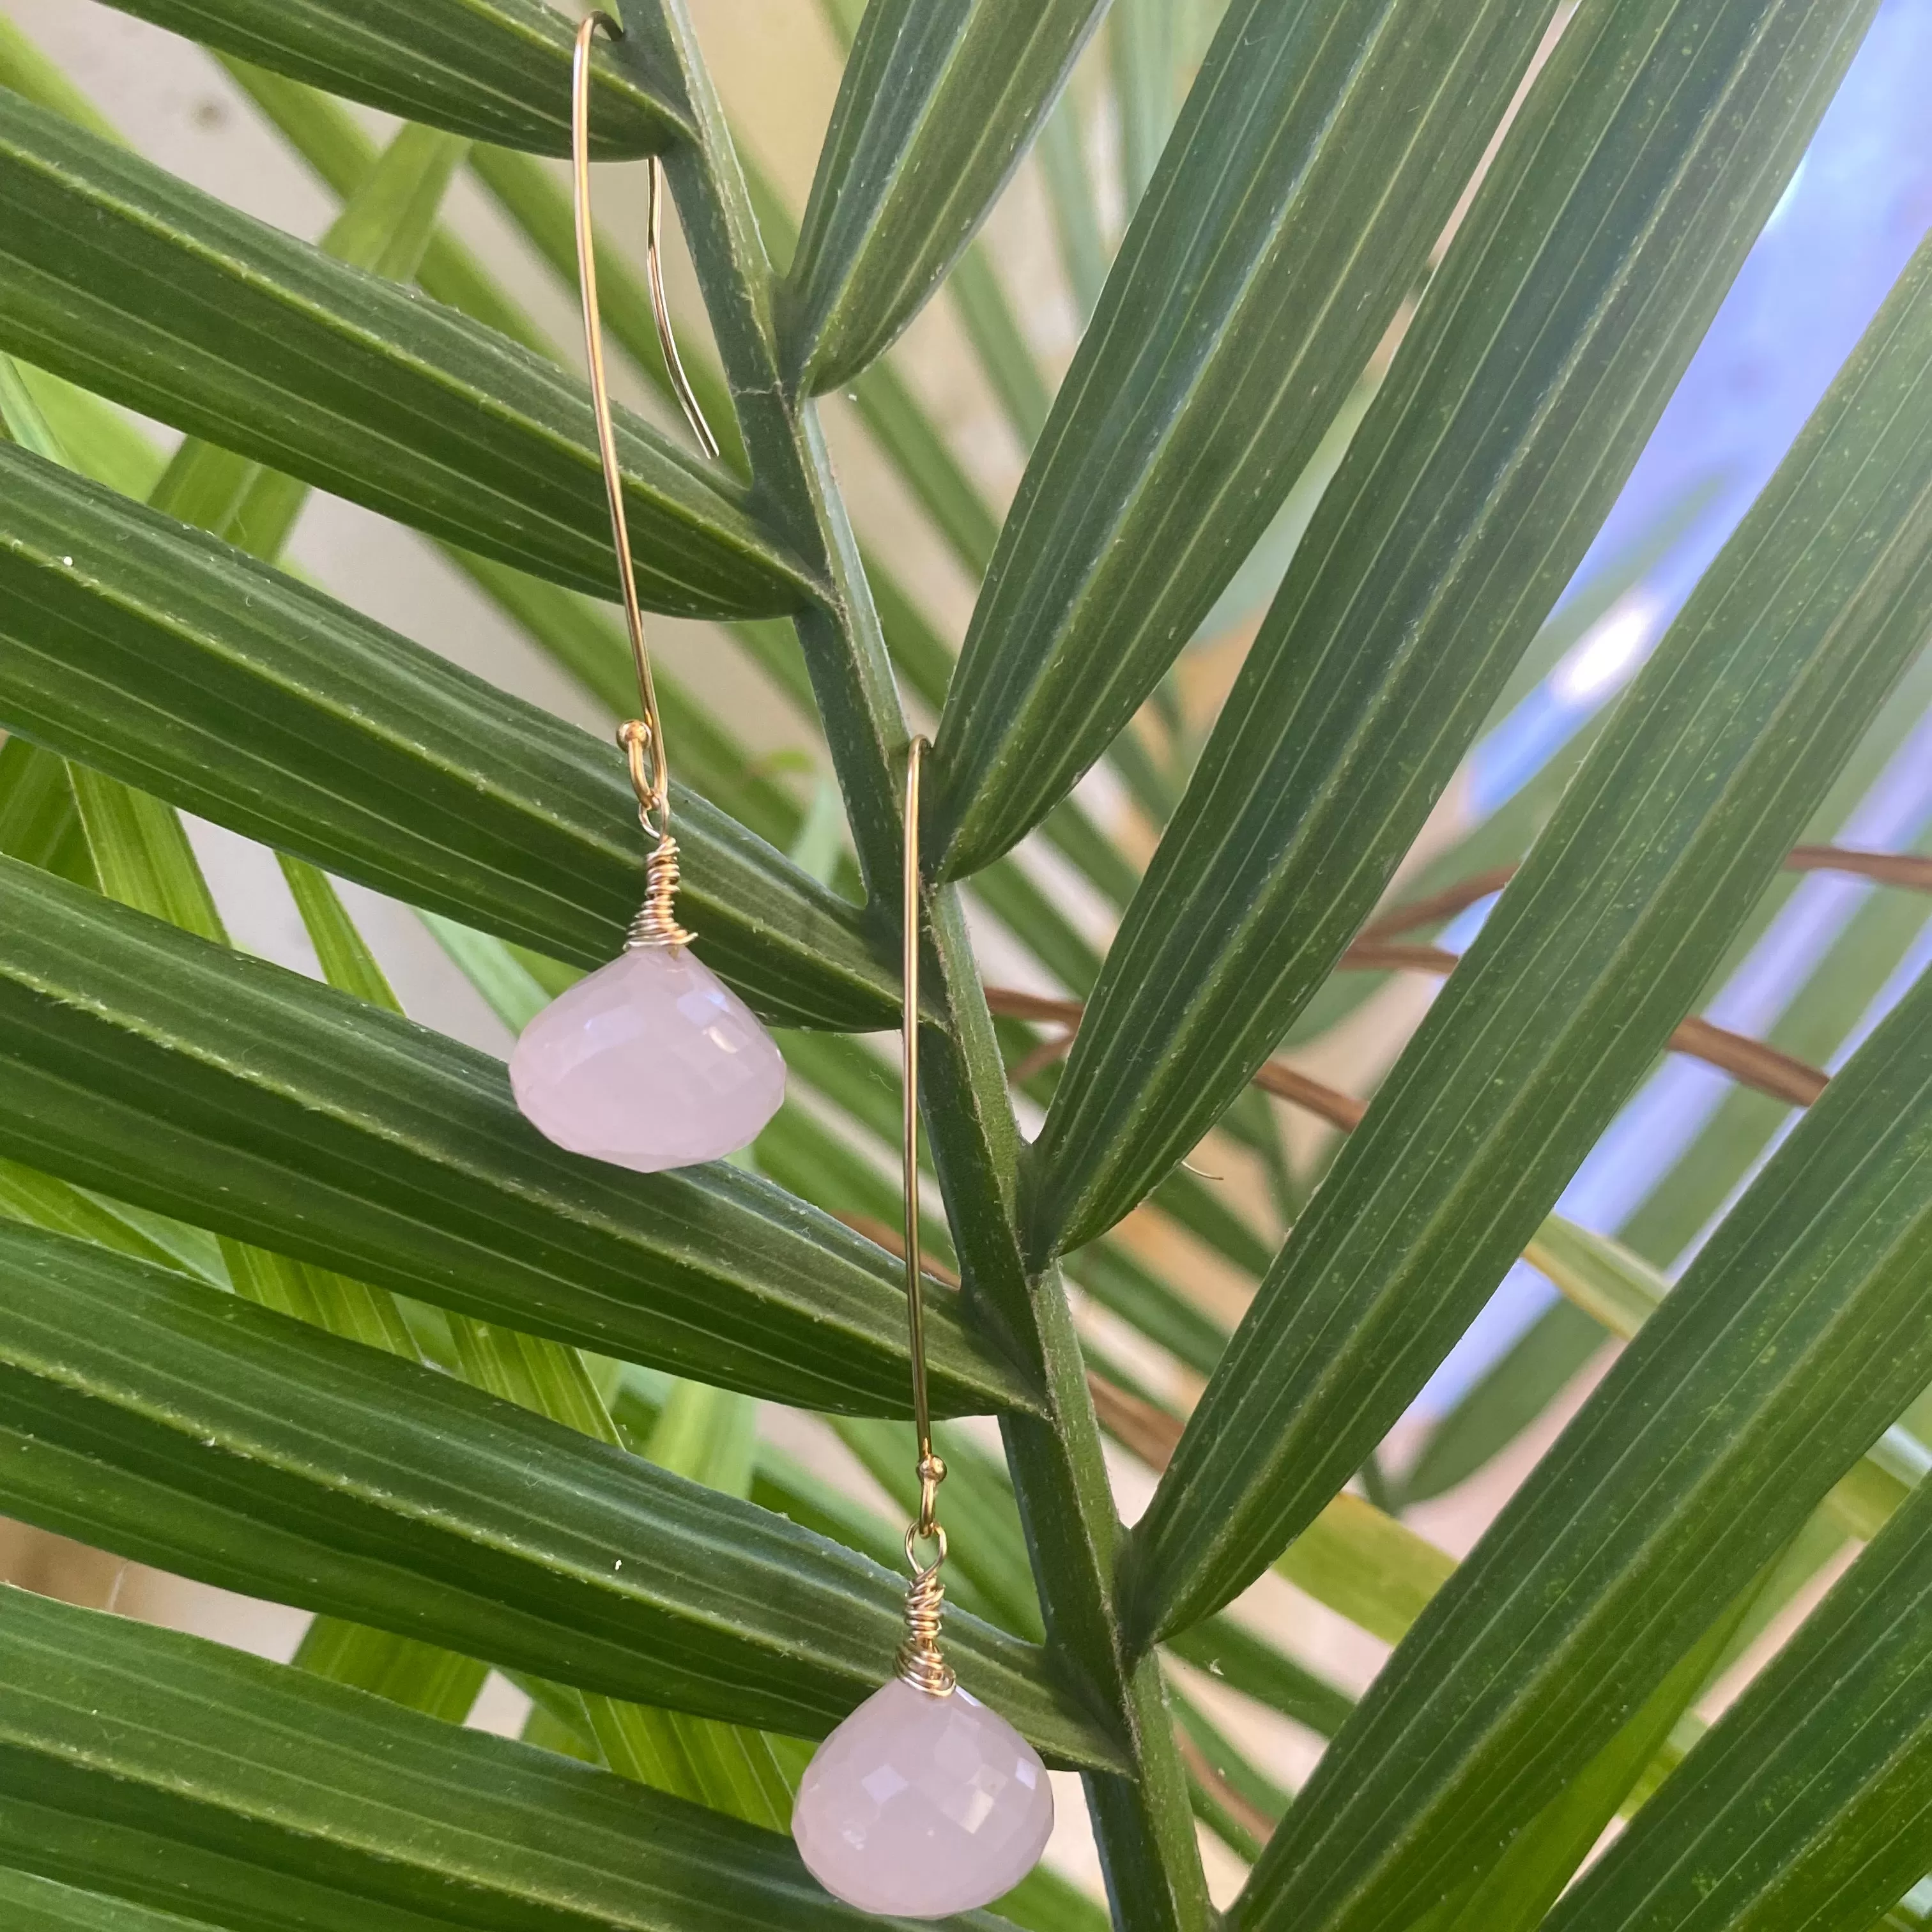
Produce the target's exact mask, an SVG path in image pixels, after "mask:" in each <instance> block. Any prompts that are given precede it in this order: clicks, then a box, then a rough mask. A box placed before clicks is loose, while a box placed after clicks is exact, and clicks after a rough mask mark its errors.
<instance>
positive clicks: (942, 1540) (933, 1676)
mask: <svg viewBox="0 0 1932 1932" xmlns="http://www.w3.org/2000/svg"><path fill="white" fill-rule="evenodd" d="M919 1540H920V1538H919V1526H918V1525H917V1524H914V1525H913V1527H912V1528H911V1529H908V1530H907V1532H906V1534H905V1553H906V1561H907V1562H908V1563H910V1565H912V1587H911V1588H910V1589H909V1590H907V1592H906V1600H905V1627H906V1634H905V1640H904V1642H903V1643H901V1644H900V1646H899V1649H898V1657H897V1658H896V1659H895V1667H896V1669H897V1671H898V1678H899V1681H900V1682H901V1683H902V1684H910V1685H911V1686H912V1688H913V1689H914V1690H915V1691H924V1692H925V1693H926V1694H927V1696H929V1697H950V1696H951V1695H952V1694H953V1691H954V1690H955V1689H956V1688H957V1687H958V1685H959V1679H958V1678H956V1676H953V1667H952V1666H951V1665H950V1664H948V1663H947V1661H946V1660H945V1658H943V1657H942V1656H941V1655H940V1654H939V1624H940V1619H941V1618H942V1617H943V1616H944V1615H945V1613H946V1586H945V1585H944V1583H941V1581H940V1580H939V1571H940V1566H941V1565H942V1564H944V1562H945V1561H946V1532H945V1531H944V1530H943V1529H941V1528H940V1527H939V1526H938V1524H936V1523H935V1525H934V1526H933V1529H932V1537H931V1538H930V1541H932V1543H933V1544H934V1545H935V1547H936V1549H937V1550H938V1554H937V1555H936V1556H935V1557H934V1558H933V1559H932V1562H930V1563H928V1564H925V1565H922V1564H921V1563H920V1562H919V1559H918V1558H917V1557H916V1556H914V1555H913V1548H914V1546H915V1545H916V1544H917V1542H918V1541H919Z"/></svg>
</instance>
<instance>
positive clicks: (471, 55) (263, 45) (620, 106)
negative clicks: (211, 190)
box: [113, 0, 682, 160]
mask: <svg viewBox="0 0 1932 1932" xmlns="http://www.w3.org/2000/svg"><path fill="white" fill-rule="evenodd" d="M113 5H116V6H118V7H120V8H121V11H122V12H123V13H138V14H139V15H140V16H141V17H142V19H143V20H152V21H153V22H154V23H155V24H156V25H157V26H163V27H169V28H172V29H173V30H174V31H175V32H176V33H178V34H190V35H192V36H193V37H194V38H195V39H196V40H200V41H202V43H205V45H207V46H211V47H219V48H220V49H221V50H222V51H223V52H224V53H229V54H233V55H238V56H239V58H242V59H243V60H248V61H254V62H257V64H258V65H260V66H263V67H266V68H272V69H273V70H274V71H275V72H276V73H278V74H288V75H290V76H292V77H293V78H295V79H296V80H305V81H308V82H309V83H311V85H312V86H317V87H321V88H326V89H328V90H329V92H331V93H332V94H341V95H347V96H348V97H349V98H350V100H352V101H367V102H368V104H369V105H370V106H371V107H380V108H382V109H383V110H386V112H388V113H392V114H400V115H404V116H406V117H407V118H409V119H410V120H414V121H428V123H430V124H431V125H432V126H433V127H447V128H449V130H451V131H452V132H453V133H458V134H463V135H466V136H469V138H470V139H472V140H478V141H497V142H502V143H503V144H504V145H505V146H507V147H511V148H527V149H529V151H532V153H535V154H568V153H569V152H570V118H569V115H568V113H567V112H566V111H565V104H566V103H567V101H568V98H569V89H570V58H571V26H570V23H569V22H568V21H567V20H565V18H564V17H563V16H562V14H560V13H556V12H554V11H553V10H552V9H551V8H550V7H545V6H542V5H538V0H428V4H425V0H113ZM595 74H596V84H595V87H594V89H592V95H591V111H590V149H591V152H592V154H594V155H595V156H596V157H598V159H600V160H621V159H623V158H625V157H631V156H634V155H637V154H650V153H652V152H654V151H655V150H657V149H658V148H662V147H664V146H665V145H667V143H668V142H670V141H672V140H673V139H676V136H678V134H679V133H680V132H682V122H681V121H680V118H679V115H678V113H677V112H676V109H675V108H674V107H673V106H672V104H670V101H668V100H667V98H665V97H664V95H661V94H658V93H655V92H652V91H651V90H650V89H646V88H643V87H640V86H639V85H638V84H637V81H636V80H635V79H634V77H632V76H631V75H629V74H625V73H623V72H622V71H619V70H618V69H616V68H615V67H613V65H612V63H611V62H610V58H609V57H608V56H607V55H603V54H601V53H600V54H599V55H598V56H597V58H596V68H595Z"/></svg>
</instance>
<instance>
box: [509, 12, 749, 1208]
mask: <svg viewBox="0 0 1932 1932" xmlns="http://www.w3.org/2000/svg"><path fill="white" fill-rule="evenodd" d="M600 26H601V27H602V28H603V29H604V31H605V32H606V33H607V34H610V36H611V37H612V38H613V39H614V38H616V37H617V36H618V35H619V34H621V33H622V28H619V27H618V26H616V24H615V23H613V21H612V20H610V18H609V17H608V16H607V15H605V14H602V13H592V15H591V16H590V17H589V18H588V19H587V20H585V21H584V23H583V25H582V26H580V28H578V29H577V54H576V58H575V61H574V64H573V65H572V68H571V160H572V162H573V164H574V202H575V210H576V217H577V281H578V284H579V287H580V290H581V291H582V294H583V338H584V350H585V356H586V360H587V361H588V362H589V367H590V397H591V403H592V408H593V410H594V411H595V416H596V419H597V449H598V457H599V458H600V460H601V463H602V465H603V469H604V490H605V493H606V494H607V496H609V498H610V535H611V538H612V541H613V542H614V543H615V544H616V551H617V580H618V584H619V589H621V590H622V594H623V604H624V621H625V627H626V628H627V629H628V631H629V634H630V639H631V657H632V658H633V659H634V661H635V663H636V665H637V695H638V700H639V708H640V710H641V711H642V712H643V715H642V716H641V717H639V718H630V719H628V720H627V721H625V723H624V724H621V725H619V727H617V742H618V743H619V745H622V748H623V750H624V754H625V757H626V759H627V760H628V763H629V766H630V773H631V788H632V790H634V791H635V792H636V793H637V817H638V819H639V820H640V823H642V824H643V828H644V832H645V835H646V837H647V838H649V840H650V841H651V850H650V855H649V858H648V859H646V862H645V889H644V901H643V907H641V909H640V910H639V912H638V913H637V917H636V918H635V919H633V920H632V921H631V929H630V932H629V934H628V936H627V937H626V938H625V941H624V950H623V951H622V953H620V954H619V956H617V958H616V959H614V960H613V961H612V962H611V963H610V965H607V966H605V967H602V968H599V970H598V971H596V972H595V973H592V974H590V975H589V977H587V978H585V979H583V980H580V981H578V983H577V984H576V985H575V986H572V987H571V989H570V990H569V991H568V992H566V993H565V994H564V995H562V997H561V998H558V999H556V1000H554V1001H552V1002H551V1003H550V1005H549V1006H547V1007H545V1008H544V1010H543V1011H542V1012H541V1013H539V1014H538V1015H537V1016H536V1018H535V1019H533V1020H532V1021H531V1022H530V1023H529V1025H528V1026H526V1028H524V1029H523V1034H522V1037H520V1039H519V1040H517V1044H516V1048H515V1050H514V1052H512V1053H511V1056H510V1085H511V1091H513V1092H514V1094H515V1095H516V1097H517V1106H519V1107H520V1109H522V1110H523V1115H524V1117H525V1118H526V1119H527V1120H528V1121H529V1122H530V1124H531V1125H532V1126H533V1127H535V1128H536V1129H537V1130H538V1132H539V1133H542V1134H544V1135H546V1136H548V1138H549V1139H551V1140H553V1141H555V1142H556V1143H557V1144H558V1145H559V1146H561V1147H566V1148H569V1149H570V1150H571V1152H572V1153H574V1154H589V1155H590V1156H592V1157H593V1158H594V1159H596V1160H607V1161H611V1162H614V1163H616V1165H617V1166H619V1167H628V1168H634V1169H637V1171H638V1172H640V1173H644V1174H655V1173H656V1172H658V1171H659V1170H660V1169H664V1168H667V1167H689V1166H694V1164H696V1163H697V1162H700V1161H706V1160H717V1159H718V1158H719V1157H721V1156H722V1155H724V1154H734V1153H736V1151H738V1150H739V1148H742V1147H745V1146H748V1145H750V1143H751V1142H752V1141H753V1140H754V1139H756V1138H757V1134H758V1132H759V1130H760V1129H761V1128H762V1127H763V1126H764V1124H765V1123H766V1121H769V1119H770V1118H771V1117H772V1115H774V1114H775V1113H776V1112H778V1103H779V1102H780V1101H781V1100H783V1099H784V1082H785V1067H784V1059H783V1058H782V1057H781V1055H780V1054H779V1052H778V1048H777V1046H775V1043H773V1041H772V1037H771V1036H770V1034H768V1033H766V1031H765V1030H764V1028H763V1027H762V1026H760V1025H759V1024H758V1022H757V1018H756V1016H754V1014H753V1013H752V1012H751V1009H750V1008H749V1007H747V1006H746V1005H745V1003H744V1001H742V1000H741V999H739V998H738V996H737V995H736V994H735V993H733V992H732V991H731V990H730V988H729V987H727V986H725V985H724V983H723V982H722V981H721V980H719V979H718V976H717V975H716V974H715V973H713V972H712V971H711V970H710V969H709V968H708V967H706V966H705V965H703V964H702V963H701V962H700V961H698V960H697V959H694V958H693V957H692V956H691V954H690V953H688V951H687V950H685V949H686V948H687V947H688V946H689V944H690V943H691V934H689V933H688V932H685V929H684V928H683V927H682V926H679V924H678V922H677V908H676V900H677V883H678V869H677V841H676V839H675V838H673V837H672V836H671V831H670V759H669V757H668V756H667V753H666V751H665V748H664V721H663V719H662V718H661V717H660V716H659V715H658V700H657V691H656V689H655V686H654V685H652V681H651V661H650V655H649V652H648V651H647V650H646V649H645V646H644V620H643V612H642V611H641V610H640V608H639V607H638V604H637V577H636V573H635V572H634V570H633V568H632V567H631V541H630V532H629V529H628V526H627V525H626V523H625V516H624V491H623V478H622V473H621V472H620V471H619V469H618V467H617V441H616V434H615V432H614V431H613V428H612V427H611V421H610V387H609V385H608V383H607V381H606V380H605V377H604V331H603V325H602V323H601V319H600V317H599V314H598V306H597V266H596V255H595V247H594V245H593V242H592V234H591V225H590V163H589V124H590V43H591V40H592V37H594V35H595V33H596V31H597V29H598V28H599V27H600ZM649 165H650V190H649V206H648V218H647V222H646V241H645V249H644V262H645V267H646V270H647V271H648V273H649V282H650V290H651V311H652V315H653V316H654V317H655V319H656V322H657V329H658V341H659V342H660V343H661V344H662V345H663V348H664V362H665V365H666V366H667V368H668V369H669V370H670V377H671V383H672V386H673V389H675V390H676V394H677V398H678V401H679V403H680V404H682V407H683V410H684V413H685V419H686V420H687V421H688V422H689V423H690V425H691V430H692V432H693V433H694V434H695V435H696V437H697V440H698V442H699V443H700V446H702V448H703V451H704V453H705V455H706V456H715V455H717V454H718V444H717V440H716V439H715V437H713V436H712V434H711V428H710V425H709V424H708V423H706V422H705V420H704V416H703V411H702V410H700V409H699V408H698V407H697V398H695V397H694V395H692V394H691V386H690V384H689V383H688V382H687V381H686V380H685V374H684V367H683V365H682V363H681V362H679V359H678V353H677V342H676V338H675V337H674V336H673V334H672V332H671V326H670V310H669V308H668V307H667V305H666V303H665V301H664V273H663V269H662V266H661V261H660V259H659V251H658V239H659V229H660V226H661V221H662V218H663V200H664V193H663V171H662V169H661V168H660V167H659V166H658V162H657V158H656V157H655V155H653V156H652V158H651V161H650V164H649Z"/></svg>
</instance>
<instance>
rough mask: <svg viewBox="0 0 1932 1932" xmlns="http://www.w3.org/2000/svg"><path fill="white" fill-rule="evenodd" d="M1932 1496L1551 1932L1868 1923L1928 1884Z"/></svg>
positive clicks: (1712, 1930) (1562, 1910) (1703, 1747)
mask: <svg viewBox="0 0 1932 1932" xmlns="http://www.w3.org/2000/svg"><path fill="white" fill-rule="evenodd" d="M1928 1563H1932V1488H1928V1489H1927V1490H1923V1491H1921V1493H1920V1494H1918V1496H1915V1497H1914V1498H1913V1499H1912V1501H1911V1502H1909V1504H1908V1505H1906V1507H1905V1508H1904V1509H1903V1510H1901V1511H1900V1512H1899V1515H1898V1518H1897V1521H1896V1522H1895V1523H1894V1524H1893V1525H1892V1526H1891V1527H1890V1528H1888V1529H1886V1530H1885V1532H1884V1533H1883V1534H1882V1535H1881V1536H1880V1537H1879V1538H1878V1540H1877V1541H1876V1542H1874V1543H1873V1545H1872V1546H1871V1547H1870V1550H1867V1552H1866V1553H1865V1554H1864V1556H1861V1557H1860V1558H1859V1559H1858V1562H1857V1563H1855V1565H1853V1566H1852V1570H1851V1571H1850V1573H1849V1574H1848V1575H1847V1576H1846V1577H1844V1579H1843V1580H1842V1581H1841V1583H1839V1584H1838V1586H1836V1587H1835V1589H1833V1591H1832V1593H1831V1595H1829V1597H1828V1598H1826V1600H1825V1602H1824V1603H1823V1605H1822V1606H1820V1608H1819V1610H1818V1611H1817V1613H1816V1614H1815V1615H1814V1616H1813V1617H1812V1619H1811V1621H1810V1622H1808V1623H1807V1624H1806V1625H1805V1628H1804V1629H1803V1630H1802V1631H1800V1632H1799V1634H1798V1636H1797V1637H1796V1638H1795V1639H1794V1640H1793V1643H1792V1644H1791V1647H1790V1649H1789V1650H1787V1652H1785V1653H1784V1655H1782V1656H1781V1657H1780V1658H1778V1660H1777V1661H1775V1663H1774V1664H1772V1666H1771V1667H1770V1668H1769V1669H1768V1670H1766V1673H1765V1674H1764V1676H1763V1677H1762V1678H1761V1679H1759V1681H1758V1682H1757V1683H1755V1684H1754V1685H1752V1686H1751V1689H1750V1690H1749V1691H1748V1692H1746V1694H1745V1696H1744V1697H1743V1698H1742V1699H1741V1700H1739V1703H1737V1704H1736V1706H1734V1707H1733V1709H1731V1710H1730V1711H1729V1712H1727V1713H1726V1714H1725V1716H1724V1720H1723V1721H1722V1722H1721V1724H1719V1725H1718V1727H1717V1728H1716V1730H1714V1731H1713V1732H1712V1733H1711V1734H1710V1736H1709V1738H1708V1739H1706V1740H1705V1741H1704V1742H1702V1743H1701V1744H1700V1745H1698V1747H1697V1749H1696V1750H1695V1751H1693V1752H1692V1754H1691V1756H1690V1757H1688V1759H1686V1760H1685V1764H1684V1767H1683V1771H1682V1775H1680V1776H1679V1777H1677V1778H1673V1780H1672V1781H1670V1783H1669V1784H1667V1785H1666V1786H1665V1787H1664V1790H1663V1791H1662V1792H1661V1793H1659V1794H1658V1797H1657V1799H1655V1801H1654V1802H1652V1804H1651V1805H1647V1806H1646V1808H1644V1811H1643V1814H1641V1817H1640V1819H1639V1820H1638V1822H1637V1824H1636V1825H1635V1826H1634V1827H1633V1829H1631V1832H1629V1833H1628V1834H1627V1835H1626V1836H1625V1839H1624V1841H1622V1843H1619V1845H1618V1846H1616V1847H1615V1848H1614V1849H1613V1851H1612V1852H1611V1854H1610V1857H1609V1858H1607V1860H1606V1861H1604V1864H1602V1865H1601V1867H1599V1868H1598V1869H1595V1870H1592V1872H1590V1873H1589V1874H1588V1875H1587V1876H1586V1878H1585V1879H1583V1882H1582V1883H1581V1884H1580V1885H1579V1886H1578V1887H1577V1890H1576V1892H1575V1894H1574V1896H1573V1897H1569V1898H1567V1899H1565V1900H1564V1901H1563V1902H1562V1904H1561V1905H1559V1906H1558V1908H1557V1909H1556V1912H1554V1913H1553V1915H1551V1918H1550V1921H1549V1922H1550V1927H1551V1928H1552V1932H1556V1928H1558V1927H1561V1928H1562V1932H1596V1928H1600V1927H1602V1928H1607V1927H1610V1926H1613V1925H1614V1926H1616V1927H1619V1928H1628V1932H1637V1928H1639V1927H1643V1928H1646V1932H1647V1928H1649V1927H1660V1928H1661V1927H1665V1926H1669V1927H1673V1929H1674V1928H1676V1927H1684V1928H1685V1932H1689V1929H1690V1928H1691V1927H1695V1928H1697V1932H1719V1928H1720V1927H1733V1926H1739V1927H1742V1926H1744V1925H1747V1924H1754V1923H1755V1924H1780V1925H1798V1924H1805V1923H1807V1922H1809V1923H1811V1924H1831V1925H1856V1926H1859V1927H1866V1926H1870V1925H1871V1924H1873V1922H1874V1921H1876V1920H1877V1919H1878V1918H1879V1915H1880V1914H1881V1913H1882V1912H1884V1910H1885V1908H1886V1907H1887V1906H1889V1905H1891V1904H1892V1903H1894V1902H1895V1901H1896V1900H1897V1899H1898V1898H1899V1897H1900V1895H1901V1894H1903V1893H1904V1892H1905V1891H1907V1890H1909V1888H1910V1887H1911V1886H1912V1885H1913V1884H1914V1883H1915V1882H1916V1881H1917V1880H1918V1879H1919V1878H1920V1877H1921V1876H1923V1875H1924V1865H1925V1860H1924V1856H1923V1855H1922V1850H1923V1847H1924V1842H1925V1835H1924V1834H1925V1825H1924V1814H1925V1809H1926V1802H1927V1799H1926V1794H1927V1790H1928V1789H1932V1784H1929V1783H1928V1778H1927V1756H1928V1754H1932V1669H1928V1665H1927V1659H1928V1657H1932V1644H1928V1635H1932V1633H1928V1631H1927V1606H1928V1604H1932V1571H1928V1567H1927V1566H1928Z"/></svg>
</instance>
